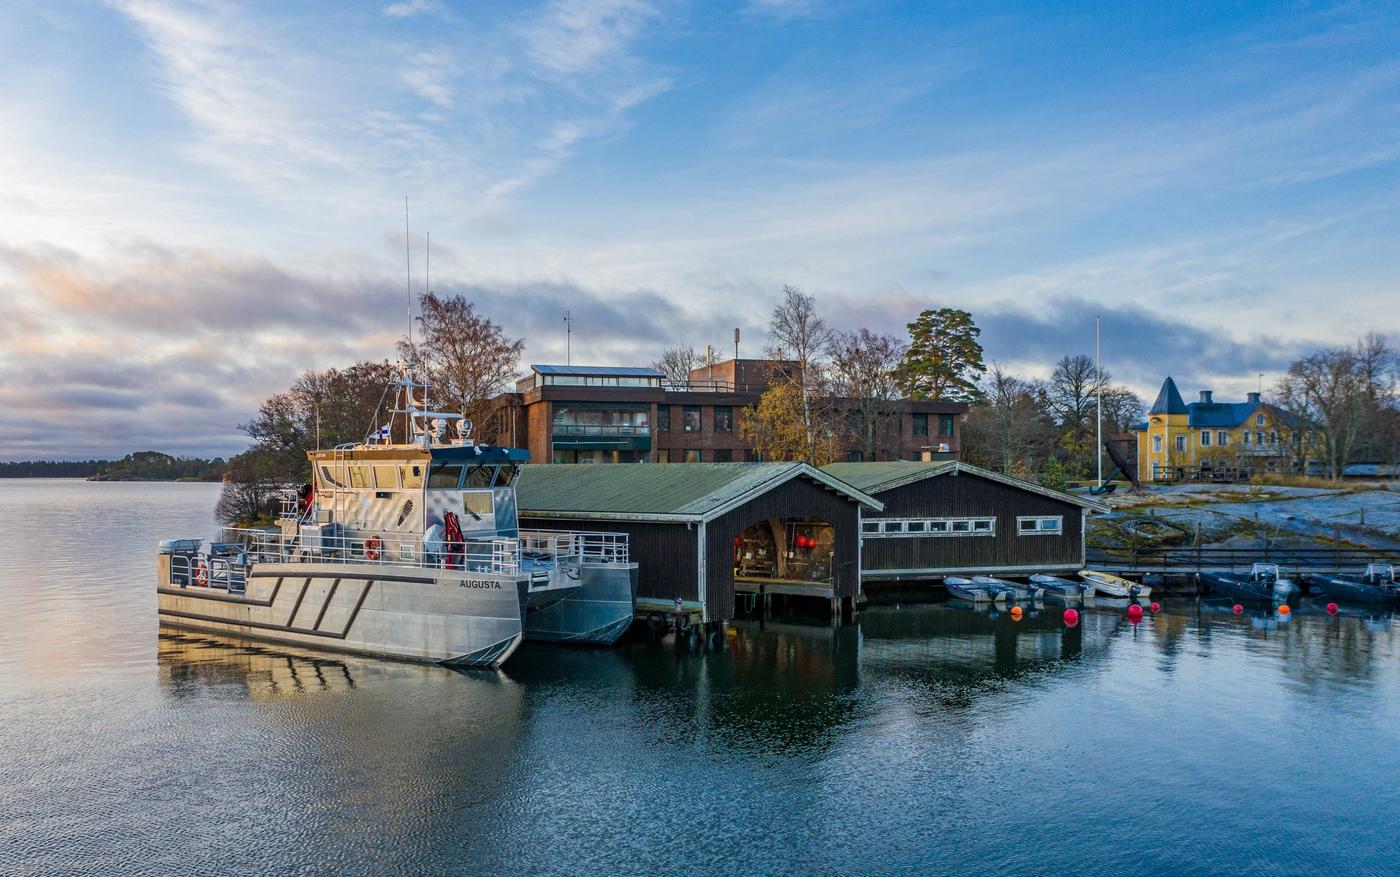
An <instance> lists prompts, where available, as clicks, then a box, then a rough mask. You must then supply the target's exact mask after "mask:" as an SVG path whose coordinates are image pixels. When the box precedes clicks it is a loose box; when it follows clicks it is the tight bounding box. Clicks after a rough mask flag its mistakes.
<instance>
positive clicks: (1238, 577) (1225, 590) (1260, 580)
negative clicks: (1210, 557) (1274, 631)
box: [1201, 563, 1300, 603]
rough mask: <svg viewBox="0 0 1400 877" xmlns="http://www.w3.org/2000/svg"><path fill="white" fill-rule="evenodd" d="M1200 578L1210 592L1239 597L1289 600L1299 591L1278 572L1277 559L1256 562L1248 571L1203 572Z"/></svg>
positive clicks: (1238, 598) (1275, 600)
mask: <svg viewBox="0 0 1400 877" xmlns="http://www.w3.org/2000/svg"><path fill="white" fill-rule="evenodd" d="M1201 582H1202V584H1204V585H1205V586H1206V587H1207V588H1208V589H1209V592H1210V593H1211V594H1214V595H1215V596H1219V597H1231V598H1233V599H1236V600H1269V601H1272V602H1275V603H1286V602H1288V600H1289V599H1290V598H1292V597H1294V596H1296V595H1297V594H1298V593H1299V592H1300V591H1299V588H1298V586H1297V585H1295V584H1294V583H1293V582H1292V581H1291V580H1290V579H1286V578H1284V577H1282V576H1281V575H1279V569H1278V564H1276V563H1256V564H1254V565H1252V566H1251V567H1250V568H1249V574H1248V575H1242V574H1240V573H1236V572H1221V573H1203V574H1202V575H1201Z"/></svg>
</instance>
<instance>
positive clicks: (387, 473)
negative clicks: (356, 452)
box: [374, 466, 399, 490]
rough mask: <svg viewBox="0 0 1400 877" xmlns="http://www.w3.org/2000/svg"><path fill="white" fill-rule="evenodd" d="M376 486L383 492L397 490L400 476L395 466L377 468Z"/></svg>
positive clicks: (375, 474) (375, 473) (375, 469)
mask: <svg viewBox="0 0 1400 877" xmlns="http://www.w3.org/2000/svg"><path fill="white" fill-rule="evenodd" d="M374 486H375V487H378V488H380V489H381V490H397V489H398V487H399V474H398V471H397V467H395V466H375V467H374Z"/></svg>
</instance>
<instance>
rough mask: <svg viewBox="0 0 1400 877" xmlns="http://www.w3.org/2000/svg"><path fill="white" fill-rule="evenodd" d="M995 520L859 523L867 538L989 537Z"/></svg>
mask: <svg viewBox="0 0 1400 877" xmlns="http://www.w3.org/2000/svg"><path fill="white" fill-rule="evenodd" d="M996 523H997V519H996V518H880V519H877V520H873V521H863V522H861V532H862V533H864V534H865V535H867V536H886V537H888V536H901V537H905V538H909V537H920V536H991V535H993V533H994V532H995V531H996Z"/></svg>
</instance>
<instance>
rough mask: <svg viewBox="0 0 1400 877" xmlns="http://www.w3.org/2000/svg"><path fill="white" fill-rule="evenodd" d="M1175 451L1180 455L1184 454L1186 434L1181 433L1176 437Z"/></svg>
mask: <svg viewBox="0 0 1400 877" xmlns="http://www.w3.org/2000/svg"><path fill="white" fill-rule="evenodd" d="M1176 449H1177V450H1178V451H1180V452H1181V453H1186V433H1184V432H1183V433H1181V434H1179V435H1178V436H1177V437H1176Z"/></svg>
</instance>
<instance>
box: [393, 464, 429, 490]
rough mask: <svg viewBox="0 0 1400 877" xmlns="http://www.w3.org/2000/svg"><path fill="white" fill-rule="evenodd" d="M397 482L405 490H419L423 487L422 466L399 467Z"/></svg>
mask: <svg viewBox="0 0 1400 877" xmlns="http://www.w3.org/2000/svg"><path fill="white" fill-rule="evenodd" d="M399 481H401V482H402V483H403V486H404V488H405V489H407V490H419V489H420V488H422V486H423V467H422V466H400V467H399Z"/></svg>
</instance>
